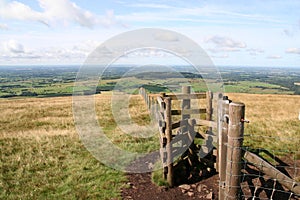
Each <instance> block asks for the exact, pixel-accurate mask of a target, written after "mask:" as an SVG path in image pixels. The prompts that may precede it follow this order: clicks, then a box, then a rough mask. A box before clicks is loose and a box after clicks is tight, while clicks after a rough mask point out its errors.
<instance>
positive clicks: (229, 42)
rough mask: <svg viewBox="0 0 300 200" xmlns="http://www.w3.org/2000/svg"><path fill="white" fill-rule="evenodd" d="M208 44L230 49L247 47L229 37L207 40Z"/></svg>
mask: <svg viewBox="0 0 300 200" xmlns="http://www.w3.org/2000/svg"><path fill="white" fill-rule="evenodd" d="M206 42H207V43H213V44H215V45H216V46H217V47H228V48H246V47H247V45H246V44H245V43H243V42H239V41H235V40H233V39H231V38H229V37H222V36H212V37H209V38H207V39H206Z"/></svg>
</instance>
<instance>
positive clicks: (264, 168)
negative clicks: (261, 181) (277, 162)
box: [244, 151, 300, 196]
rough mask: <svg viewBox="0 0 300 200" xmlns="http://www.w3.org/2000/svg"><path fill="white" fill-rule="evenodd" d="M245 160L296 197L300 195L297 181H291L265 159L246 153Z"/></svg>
mask: <svg viewBox="0 0 300 200" xmlns="http://www.w3.org/2000/svg"><path fill="white" fill-rule="evenodd" d="M244 158H245V159H246V160H247V161H248V162H249V163H251V164H253V165H254V166H255V167H257V168H258V169H259V171H261V172H263V173H264V174H266V175H268V176H270V177H271V178H273V179H276V180H277V181H278V182H279V183H280V184H281V185H283V186H285V187H287V188H288V189H289V190H290V191H292V192H293V193H295V194H296V195H298V196H299V195H300V183H299V182H296V181H295V180H293V179H291V178H290V177H288V176H287V175H285V174H283V173H282V172H281V171H279V170H278V169H276V168H275V167H274V166H272V165H271V164H269V163H268V162H267V161H265V160H264V159H262V158H260V157H259V156H257V155H255V154H253V153H251V152H248V151H246V153H245V154H244Z"/></svg>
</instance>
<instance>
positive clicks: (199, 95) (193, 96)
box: [166, 93, 206, 100]
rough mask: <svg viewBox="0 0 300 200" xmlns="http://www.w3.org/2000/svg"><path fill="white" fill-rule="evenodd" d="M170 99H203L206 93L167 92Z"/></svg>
mask: <svg viewBox="0 0 300 200" xmlns="http://www.w3.org/2000/svg"><path fill="white" fill-rule="evenodd" d="M166 96H167V97H170V98H171V99H172V100H182V99H205V98H206V93H194V94H167V95H166Z"/></svg>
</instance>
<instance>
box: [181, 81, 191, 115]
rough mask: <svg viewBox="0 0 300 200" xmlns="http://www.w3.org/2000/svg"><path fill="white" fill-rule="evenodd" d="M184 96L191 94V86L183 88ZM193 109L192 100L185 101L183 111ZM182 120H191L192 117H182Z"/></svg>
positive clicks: (182, 106)
mask: <svg viewBox="0 0 300 200" xmlns="http://www.w3.org/2000/svg"><path fill="white" fill-rule="evenodd" d="M182 94H191V86H183V87H182ZM190 108H191V100H190V99H183V100H182V105H181V109H182V110H185V109H190ZM181 118H182V120H185V119H189V118H190V115H182V117H181Z"/></svg>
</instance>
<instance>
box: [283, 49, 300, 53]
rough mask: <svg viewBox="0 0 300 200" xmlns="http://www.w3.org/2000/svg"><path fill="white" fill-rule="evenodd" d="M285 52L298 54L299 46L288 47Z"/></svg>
mask: <svg viewBox="0 0 300 200" xmlns="http://www.w3.org/2000/svg"><path fill="white" fill-rule="evenodd" d="M285 52H286V53H292V54H300V48H288V49H286V50H285Z"/></svg>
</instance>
